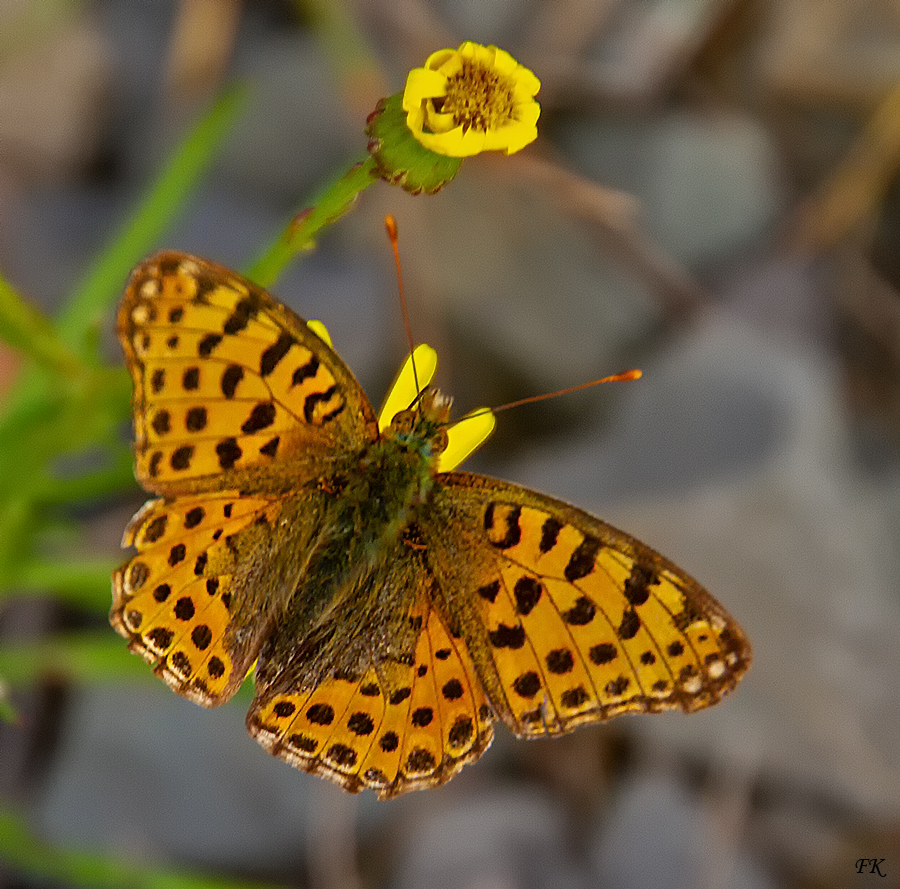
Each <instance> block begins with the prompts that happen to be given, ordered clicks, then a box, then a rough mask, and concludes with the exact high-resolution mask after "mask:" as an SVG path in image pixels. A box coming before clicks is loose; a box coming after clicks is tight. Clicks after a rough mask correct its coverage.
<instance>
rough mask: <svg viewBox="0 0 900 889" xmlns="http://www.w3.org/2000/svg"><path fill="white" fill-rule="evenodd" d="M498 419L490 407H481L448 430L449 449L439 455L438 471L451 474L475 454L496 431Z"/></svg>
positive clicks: (460, 419) (470, 412)
mask: <svg viewBox="0 0 900 889" xmlns="http://www.w3.org/2000/svg"><path fill="white" fill-rule="evenodd" d="M496 425H497V418H496V417H495V416H494V412H493V411H492V410H491V409H490V408H489V407H479V408H476V409H475V410H474V411H469V413H467V414H465V415H464V416H462V417H460V418H459V419H458V420H457V421H456V422H455V423H454V424H453V425H452V426H450V427H449V428H448V429H447V447H446V449H445V450H443V451H442V452H441V453H440V454H439V455H438V463H437V471H438V472H451V471H452V470H454V469H456V467H457V466H459V465H460V464H461V463H462V462H463V461H464V460H465V459H466V458H467V457H469V456H470V455H471V454H474V453H475V451H477V450H478V449H479V448H480V447H481V446H482V445H483V444H484V443H485V441H487V438H488V436H489V435H490V434H491V433H492V432H493V431H494V427H495V426H496Z"/></svg>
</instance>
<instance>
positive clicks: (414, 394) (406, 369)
mask: <svg viewBox="0 0 900 889" xmlns="http://www.w3.org/2000/svg"><path fill="white" fill-rule="evenodd" d="M413 367H415V372H413ZM436 371H437V352H436V351H435V350H434V349H433V348H432V347H431V346H429V345H427V344H426V343H422V344H421V345H419V346H416V348H415V349H414V350H413V353H412V355H408V356H407V358H406V361H405V362H404V363H403V366H402V367H401V368H400V372H399V373H398V374H397V377H396V379H395V380H394V382H393V385H392V386H391V388H390V389H389V390H388V394H387V397H386V398H385V400H384V405H383V406H382V408H381V410H380V411H379V413H378V429H379V430H380V431H381V432H384V431H385V430H386V429H388V428H389V427H390V425H391V422H392V421H393V419H394V417H395V416H396V415H397V414H398V413H399V412H400V411H405V410H409V408H410V407H411V406H412V405H413V404H414V403H415V401H416V399H417V398H418V397H419V393H420V392H421V391H422V390H424V389H425V388H427V386H428V384H429V383H430V382H431V381H432V379H433V378H434V374H435V372H436ZM417 381H418V386H417V385H416V382H417ZM496 424H497V420H496V418H495V417H494V414H493V413H492V412H491V410H490V408H486V407H480V408H477V409H476V410H474V411H470V412H469V413H468V414H466V415H465V416H464V417H460V419H459V420H457V421H456V422H455V423H453V424H452V425H450V426H449V427H448V428H447V448H446V450H444V451H442V452H441V454H440V455H439V457H438V463H437V470H438V472H450V471H452V470H454V469H456V467H457V466H459V465H460V464H461V463H462V462H463V460H465V459H466V458H467V457H468V456H470V455H471V454H473V453H474V452H475V451H477V450H478V448H480V447H481V445H482V444H484V442H485V440H486V439H487V437H488V436H489V435H490V434H491V433H492V432H493V431H494V426H496Z"/></svg>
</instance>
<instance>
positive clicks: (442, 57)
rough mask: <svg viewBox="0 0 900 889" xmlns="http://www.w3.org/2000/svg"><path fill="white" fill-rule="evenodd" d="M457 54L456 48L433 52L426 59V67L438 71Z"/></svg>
mask: <svg viewBox="0 0 900 889" xmlns="http://www.w3.org/2000/svg"><path fill="white" fill-rule="evenodd" d="M455 55H456V50H455V49H439V50H437V52H433V53H432V54H431V55H430V56H429V57H428V58H427V59H426V60H425V67H426V68H431V69H432V70H433V71H437V69H438V68H440V67H441V65H443V64H444V62H446V61H447V60H448V59H452V58H453V57H454V56H455Z"/></svg>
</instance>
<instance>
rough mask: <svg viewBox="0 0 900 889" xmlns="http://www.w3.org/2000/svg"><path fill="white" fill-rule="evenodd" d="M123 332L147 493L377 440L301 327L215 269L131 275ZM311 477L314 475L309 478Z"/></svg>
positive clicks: (339, 369)
mask: <svg viewBox="0 0 900 889" xmlns="http://www.w3.org/2000/svg"><path fill="white" fill-rule="evenodd" d="M118 332H119V337H120V339H121V341H122V346H123V348H124V350H125V355H126V359H127V362H128V366H129V368H130V370H131V373H132V377H133V379H134V425H135V437H136V448H135V449H136V461H137V467H136V472H137V475H138V478H139V479H140V480H141V483H142V484H143V485H144V486H145V487H146V488H148V489H149V490H152V491H156V492H159V493H171V492H177V491H180V490H187V489H193V490H196V489H198V483H199V486H200V489H202V488H203V487H204V482H203V481H199V482H198V480H206V486H211V487H215V486H216V485H218V484H219V483H220V480H221V477H222V474H223V473H232V472H234V471H240V470H248V471H249V473H250V474H252V473H253V472H254V471H256V472H258V471H259V470H262V471H266V470H271V469H272V467H273V466H274V467H275V471H277V467H278V465H279V464H281V463H284V462H288V461H292V462H297V461H300V462H302V461H307V462H310V461H311V462H312V465H313V466H314V465H315V463H314V457H315V455H316V454H322V455H323V456H326V457H327V456H328V454H329V453H331V452H333V451H334V450H335V449H336V448H337V447H339V446H340V447H347V446H348V445H350V444H351V443H357V444H362V443H363V442H365V441H368V440H371V439H372V438H373V437H375V436H376V435H377V425H376V420H375V416H374V413H373V411H372V408H371V406H370V405H369V403H368V401H367V399H366V397H365V395H364V394H363V392H362V389H361V388H360V386H359V384H358V383H357V382H356V380H355V379H354V377H353V375H352V373H351V372H350V370H349V369H348V368H347V367H346V365H344V363H343V362H342V361H341V360H340V358H338V356H337V355H336V354H335V353H334V351H333V350H332V349H330V348H329V347H328V346H327V345H326V344H325V343H324V342H323V341H322V340H321V339H320V338H319V337H318V336H316V335H315V334H314V333H313V332H312V331H311V330H310V329H309V328H308V327H307V325H306V323H305V322H304V321H303V320H302V319H301V318H299V317H298V316H297V315H295V314H294V313H293V312H291V311H290V310H289V309H287V308H286V307H285V306H283V305H281V304H280V303H278V302H276V301H275V300H273V299H272V298H271V297H270V296H269V295H268V294H267V293H265V291H263V290H261V289H260V288H258V287H256V286H255V285H253V284H252V283H251V282H249V281H247V280H246V279H244V278H242V277H240V276H239V275H237V274H236V273H235V272H231V271H229V270H228V269H225V268H223V267H222V266H218V265H215V264H214V263H211V262H208V261H206V260H201V259H198V258H196V257H191V256H186V255H184V254H180V253H161V254H159V255H157V256H155V257H153V258H152V259H149V260H147V261H146V262H144V263H142V264H141V265H140V266H138V267H137V269H135V271H134V273H133V274H132V277H131V280H130V282H129V285H128V289H127V291H126V294H125V299H124V300H123V302H122V306H121V308H120V310H119V320H118ZM311 472H312V470H311Z"/></svg>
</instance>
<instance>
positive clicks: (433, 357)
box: [378, 343, 437, 432]
mask: <svg viewBox="0 0 900 889" xmlns="http://www.w3.org/2000/svg"><path fill="white" fill-rule="evenodd" d="M413 368H415V371H413ZM436 370H437V352H436V351H435V350H434V349H433V348H432V347H431V346H429V345H426V344H425V343H422V345H420V346H416V348H415V349H414V350H413V353H412V355H409V356H407V358H406V361H404V362H403V367H401V368H400V373H398V374H397V377H396V379H395V380H394V383H393V385H392V386H391V388H390V389H389V390H388V394H387V398H385V400H384V405H383V406H382V408H381V411H380V412H379V414H378V428H379V429H380V430H381V431H382V432H384V431H385V430H386V429H387V428H388V427H390V426H391V424H392V422H393V420H394V417H395V416H396V415H397V414H398V413H399V412H400V411H405V410H407V409H408V408H409V406H410V405H411V404H412V403H413V402H414V401H415V400H416V398H417V397H418V395H419V392H420V391H421V390H422V389H424V388H425V387H426V386H427V385H428V384H429V383H430V382H431V380H432V378H433V377H434V372H435V371H436ZM417 380H418V383H419V385H418V387H416V381H417Z"/></svg>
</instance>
